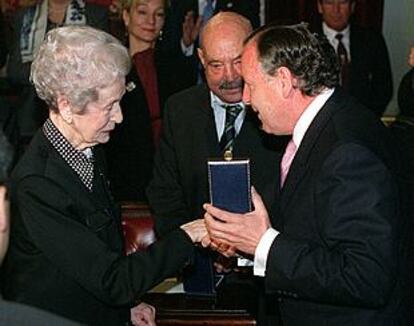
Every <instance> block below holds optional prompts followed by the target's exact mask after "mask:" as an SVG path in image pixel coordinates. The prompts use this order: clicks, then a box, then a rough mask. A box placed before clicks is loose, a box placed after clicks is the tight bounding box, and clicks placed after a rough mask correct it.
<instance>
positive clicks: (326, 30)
mask: <svg viewBox="0 0 414 326" xmlns="http://www.w3.org/2000/svg"><path fill="white" fill-rule="evenodd" d="M322 31H323V33H324V34H325V35H326V38H327V39H328V41H329V42H330V43H331V44H336V43H337V42H338V40H337V39H336V38H335V36H336V34H338V33H341V34H342V35H343V39H344V40H347V39H349V33H350V27H349V24H348V25H347V26H346V27H345V28H344V29H343V30H342V31H336V30H334V29H332V28H330V27H329V26H328V25H327V24H326V23H325V22H323V23H322Z"/></svg>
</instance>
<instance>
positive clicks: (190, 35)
mask: <svg viewBox="0 0 414 326" xmlns="http://www.w3.org/2000/svg"><path fill="white" fill-rule="evenodd" d="M201 21H202V17H201V16H199V17H198V18H197V20H196V21H194V11H189V12H187V14H186V15H185V17H184V22H183V39H182V41H183V43H184V45H185V46H186V47H189V46H190V45H192V44H193V43H194V42H195V40H196V39H197V37H198V34H199V33H200V29H201Z"/></svg>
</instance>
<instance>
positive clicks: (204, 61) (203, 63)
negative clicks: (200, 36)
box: [197, 48, 206, 69]
mask: <svg viewBox="0 0 414 326" xmlns="http://www.w3.org/2000/svg"><path fill="white" fill-rule="evenodd" d="M197 54H198V57H199V58H200V61H201V64H202V65H203V67H204V69H205V68H206V58H205V57H204V51H203V50H202V49H201V48H197Z"/></svg>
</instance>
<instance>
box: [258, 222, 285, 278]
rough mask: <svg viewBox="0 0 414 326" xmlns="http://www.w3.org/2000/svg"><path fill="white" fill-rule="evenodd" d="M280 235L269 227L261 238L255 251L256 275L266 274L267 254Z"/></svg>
mask: <svg viewBox="0 0 414 326" xmlns="http://www.w3.org/2000/svg"><path fill="white" fill-rule="evenodd" d="M278 235H279V232H278V231H276V230H275V229H272V228H269V229H267V230H266V232H265V233H264V234H263V235H262V238H261V239H260V241H259V244H258V245H257V248H256V251H255V253H254V265H253V274H254V275H255V276H262V277H264V276H265V274H266V263H267V256H268V255H269V251H270V247H271V246H272V243H273V241H274V240H275V239H276V237H277V236H278Z"/></svg>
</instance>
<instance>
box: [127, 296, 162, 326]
mask: <svg viewBox="0 0 414 326" xmlns="http://www.w3.org/2000/svg"><path fill="white" fill-rule="evenodd" d="M131 323H132V325H135V326H156V325H157V324H156V323H155V308H154V307H153V306H151V305H149V304H147V303H145V302H141V303H140V304H139V305H137V306H135V307H134V308H131Z"/></svg>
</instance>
